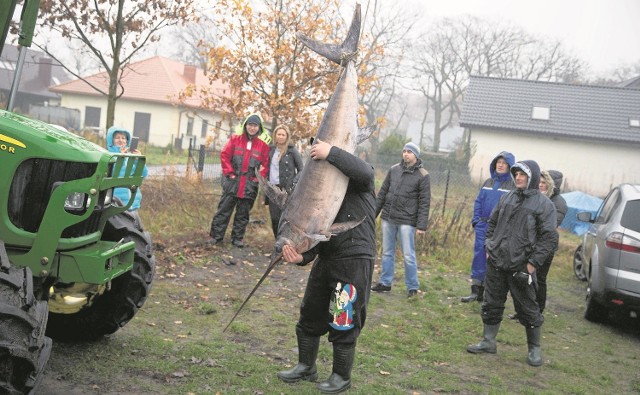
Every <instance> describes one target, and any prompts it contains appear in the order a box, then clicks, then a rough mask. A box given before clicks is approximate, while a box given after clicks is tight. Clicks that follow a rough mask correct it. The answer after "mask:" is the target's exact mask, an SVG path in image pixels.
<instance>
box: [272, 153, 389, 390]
mask: <svg viewBox="0 0 640 395" xmlns="http://www.w3.org/2000/svg"><path fill="white" fill-rule="evenodd" d="M311 159H312V160H326V161H327V162H329V163H330V164H332V165H333V166H335V167H336V168H338V169H339V170H340V171H342V172H343V173H344V174H345V175H346V176H347V177H349V185H348V187H347V192H346V194H345V197H344V200H343V202H342V206H341V207H340V210H339V211H338V215H337V216H336V219H335V222H336V223H340V222H348V221H353V220H354V219H363V218H364V221H363V222H362V223H361V224H360V225H358V226H356V227H355V228H353V229H351V230H348V231H345V232H343V233H340V234H339V235H337V236H332V237H331V239H330V240H329V241H326V242H321V243H319V244H318V245H316V246H315V247H314V248H312V249H311V250H309V251H307V252H305V253H304V254H300V253H298V252H296V250H295V249H294V248H293V247H291V246H289V245H285V246H284V247H283V249H282V254H283V258H284V260H285V261H287V262H292V263H296V264H299V265H305V264H307V263H309V262H311V261H313V259H314V258H315V257H316V256H317V257H318V260H317V261H316V262H315V263H314V264H313V267H312V268H311V273H310V274H309V279H308V281H307V288H306V290H305V293H304V298H303V299H302V304H301V305H300V318H299V319H298V323H297V324H296V336H297V338H298V352H299V353H298V361H299V362H298V364H297V365H296V366H294V367H293V369H289V370H286V371H282V372H279V373H278V378H279V379H280V380H282V381H285V382H288V383H293V382H297V381H301V380H307V381H315V380H316V379H317V377H318V373H317V369H316V357H317V355H318V347H319V344H320V336H323V335H324V334H325V333H327V332H328V333H329V341H330V342H331V343H333V370H332V373H331V376H329V378H328V379H327V380H326V381H323V382H321V383H319V384H318V389H319V390H320V391H321V392H325V393H334V394H335V393H339V392H342V391H344V390H346V389H347V388H349V387H351V368H352V367H353V360H354V357H355V347H356V340H357V338H358V336H359V335H360V331H361V330H362V328H363V327H364V323H365V319H366V318H367V304H368V302H369V294H370V287H371V275H372V272H373V262H374V259H375V253H376V232H375V205H376V198H375V185H374V171H373V167H371V165H370V164H368V163H367V162H365V161H363V160H361V159H360V158H358V157H356V156H355V155H352V154H350V153H349V152H347V151H344V150H342V149H340V148H338V147H335V146H331V145H330V144H328V143H326V142H323V141H317V142H316V143H315V144H314V145H313V146H312V148H311Z"/></svg>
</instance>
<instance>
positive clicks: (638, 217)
mask: <svg viewBox="0 0 640 395" xmlns="http://www.w3.org/2000/svg"><path fill="white" fill-rule="evenodd" d="M620 225H622V226H624V227H625V228H627V229H631V230H633V231H635V232H640V200H629V201H628V202H627V205H626V206H625V207H624V211H623V212H622V219H621V220H620Z"/></svg>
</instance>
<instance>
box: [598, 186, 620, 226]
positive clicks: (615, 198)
mask: <svg viewBox="0 0 640 395" xmlns="http://www.w3.org/2000/svg"><path fill="white" fill-rule="evenodd" d="M619 203H620V192H619V191H618V190H617V189H614V190H612V191H611V192H609V196H607V197H606V198H605V199H604V202H602V205H601V206H600V210H599V211H598V215H597V216H596V221H595V223H597V224H604V223H607V222H608V221H609V217H610V216H611V213H613V212H614V208H615V207H617V206H618V204H619Z"/></svg>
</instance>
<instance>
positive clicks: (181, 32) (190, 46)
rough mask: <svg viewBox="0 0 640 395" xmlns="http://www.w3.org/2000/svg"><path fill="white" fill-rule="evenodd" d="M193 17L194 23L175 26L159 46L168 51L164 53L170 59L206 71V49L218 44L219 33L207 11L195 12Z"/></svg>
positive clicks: (164, 36)
mask: <svg viewBox="0 0 640 395" xmlns="http://www.w3.org/2000/svg"><path fill="white" fill-rule="evenodd" d="M195 15H197V16H198V17H197V20H196V21H190V22H188V23H185V24H184V25H179V26H175V27H173V28H172V29H171V34H170V35H163V37H162V39H161V45H160V46H161V47H162V48H167V49H168V51H167V50H165V51H166V52H167V53H168V54H169V56H170V57H171V58H173V59H177V60H180V61H181V62H183V63H187V64H192V65H196V66H198V68H200V69H203V70H206V69H207V47H209V46H217V45H218V44H219V42H218V34H219V33H218V29H217V25H216V22H215V21H214V20H213V18H212V16H211V15H209V13H208V10H202V9H200V10H195ZM159 52H160V51H159Z"/></svg>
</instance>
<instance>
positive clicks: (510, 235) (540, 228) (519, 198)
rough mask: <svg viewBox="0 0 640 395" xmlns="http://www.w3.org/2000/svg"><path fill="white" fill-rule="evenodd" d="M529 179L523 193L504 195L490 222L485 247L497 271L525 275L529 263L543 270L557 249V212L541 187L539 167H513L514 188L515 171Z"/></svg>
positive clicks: (527, 163)
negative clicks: (547, 260) (522, 272)
mask: <svg viewBox="0 0 640 395" xmlns="http://www.w3.org/2000/svg"><path fill="white" fill-rule="evenodd" d="M518 170H520V171H523V172H524V173H525V174H527V176H528V184H527V186H526V187H525V188H524V189H514V190H512V191H510V192H509V193H507V194H506V195H504V196H503V197H502V198H501V199H500V201H499V202H498V205H497V206H496V207H495V210H493V212H492V213H491V217H490V218H489V221H488V228H487V237H486V240H485V247H486V249H487V253H488V254H489V256H490V257H491V258H492V259H493V260H494V264H495V265H496V267H497V268H498V269H501V270H504V271H509V272H515V271H525V272H526V265H527V263H531V264H532V265H534V266H535V267H536V268H540V267H542V265H543V264H544V263H545V260H546V259H547V257H549V256H552V254H553V253H554V252H555V250H556V248H557V247H558V231H557V230H556V227H557V221H556V210H555V207H554V205H553V203H551V200H549V199H548V198H547V197H546V196H544V195H543V194H542V193H541V192H540V190H539V189H538V186H539V184H540V167H539V166H538V164H537V163H536V162H535V161H532V160H525V161H522V162H517V163H516V164H514V165H513V166H512V167H511V171H510V172H511V175H512V177H513V182H514V185H515V173H516V171H518Z"/></svg>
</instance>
